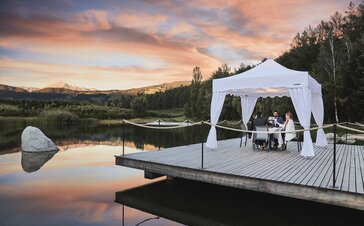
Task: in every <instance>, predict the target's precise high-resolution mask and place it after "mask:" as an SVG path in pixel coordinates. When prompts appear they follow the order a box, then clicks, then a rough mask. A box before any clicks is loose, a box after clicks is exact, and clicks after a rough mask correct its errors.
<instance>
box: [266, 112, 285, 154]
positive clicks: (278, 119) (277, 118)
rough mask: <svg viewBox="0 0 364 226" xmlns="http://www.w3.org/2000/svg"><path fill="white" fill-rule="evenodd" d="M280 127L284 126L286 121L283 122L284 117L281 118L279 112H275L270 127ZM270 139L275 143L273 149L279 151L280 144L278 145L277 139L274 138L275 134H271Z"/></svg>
mask: <svg viewBox="0 0 364 226" xmlns="http://www.w3.org/2000/svg"><path fill="white" fill-rule="evenodd" d="M270 118H271V117H270ZM280 125H284V121H283V119H282V117H281V116H279V114H278V111H274V112H273V120H272V121H271V123H269V126H270V127H280ZM269 139H270V141H273V142H274V147H273V149H278V145H279V143H278V139H277V137H274V134H270V137H269ZM270 148H271V147H270Z"/></svg>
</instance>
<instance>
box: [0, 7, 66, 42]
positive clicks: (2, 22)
mask: <svg viewBox="0 0 364 226" xmlns="http://www.w3.org/2000/svg"><path fill="white" fill-rule="evenodd" d="M66 24H67V23H66V21H64V20H62V19H59V18H56V17H54V16H51V15H44V14H43V15H42V14H38V15H32V16H22V15H19V14H17V13H2V14H0V37H1V36H2V37H14V36H15V37H17V36H27V37H29V36H33V37H34V36H42V37H43V36H48V35H51V32H50V31H51V30H53V29H52V28H54V27H55V26H56V27H64V26H66Z"/></svg>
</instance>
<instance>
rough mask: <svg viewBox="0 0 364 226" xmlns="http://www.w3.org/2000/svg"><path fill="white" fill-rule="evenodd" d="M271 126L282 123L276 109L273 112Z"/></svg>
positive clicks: (277, 125)
mask: <svg viewBox="0 0 364 226" xmlns="http://www.w3.org/2000/svg"><path fill="white" fill-rule="evenodd" d="M273 118H274V120H273V125H272V126H273V127H279V125H280V124H284V121H283V119H282V117H281V116H279V114H278V111H274V112H273Z"/></svg>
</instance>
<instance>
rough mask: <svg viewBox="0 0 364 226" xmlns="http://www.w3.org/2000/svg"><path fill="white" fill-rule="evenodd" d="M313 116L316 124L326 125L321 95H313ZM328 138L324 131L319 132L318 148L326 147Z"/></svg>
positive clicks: (317, 137) (317, 138) (317, 136)
mask: <svg viewBox="0 0 364 226" xmlns="http://www.w3.org/2000/svg"><path fill="white" fill-rule="evenodd" d="M311 110H312V114H313V117H314V118H315V121H316V124H317V125H318V126H322V124H323V123H324V102H323V101H322V96H321V95H312V109H311ZM326 145H327V138H326V135H325V133H324V130H323V129H318V130H317V135H316V146H326Z"/></svg>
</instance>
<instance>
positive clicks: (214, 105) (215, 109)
mask: <svg viewBox="0 0 364 226" xmlns="http://www.w3.org/2000/svg"><path fill="white" fill-rule="evenodd" d="M225 96H226V92H216V93H213V94H212V100H211V109H210V116H211V124H214V125H215V124H216V123H217V122H218V121H219V117H220V114H221V111H222V107H223V106H224V101H225ZM206 145H207V147H209V148H216V147H217V137H216V128H215V126H211V129H210V132H209V135H208V137H207V141H206Z"/></svg>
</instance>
